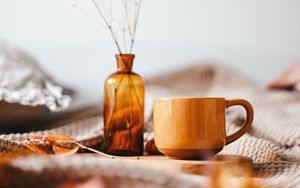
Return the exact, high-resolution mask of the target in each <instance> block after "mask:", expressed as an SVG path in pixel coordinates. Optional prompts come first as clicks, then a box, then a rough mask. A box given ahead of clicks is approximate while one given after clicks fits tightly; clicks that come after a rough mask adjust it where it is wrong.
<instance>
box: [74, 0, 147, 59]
mask: <svg viewBox="0 0 300 188" xmlns="http://www.w3.org/2000/svg"><path fill="white" fill-rule="evenodd" d="M72 3H73V4H72V6H73V7H75V8H76V9H77V10H79V11H80V12H81V13H83V14H84V15H86V16H88V17H89V18H91V19H92V20H93V21H95V22H97V23H98V24H100V25H102V26H105V27H106V28H107V29H108V31H109V33H110V34H111V36H112V38H113V40H114V43H115V44H116V47H117V49H118V52H119V54H131V53H132V50H133V46H134V43H135V37H136V30H137V25H138V19H139V14H140V9H141V3H142V0H90V3H91V5H93V7H94V8H95V9H96V12H97V14H98V15H99V16H98V17H95V16H91V15H90V14H89V13H87V12H88V11H87V10H86V9H85V8H84V6H81V5H82V2H81V3H79V1H78V0H73V1H72ZM99 18H101V20H99Z"/></svg>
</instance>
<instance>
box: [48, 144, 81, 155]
mask: <svg viewBox="0 0 300 188" xmlns="http://www.w3.org/2000/svg"><path fill="white" fill-rule="evenodd" d="M52 149H53V152H54V153H55V155H60V156H67V155H73V154H74V153H76V152H77V151H78V149H79V146H76V147H74V148H64V147H60V146H55V145H52Z"/></svg>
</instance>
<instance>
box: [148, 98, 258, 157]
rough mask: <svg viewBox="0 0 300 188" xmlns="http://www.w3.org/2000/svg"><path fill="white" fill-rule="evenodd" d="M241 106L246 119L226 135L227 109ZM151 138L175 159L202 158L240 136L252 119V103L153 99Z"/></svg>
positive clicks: (211, 154)
mask: <svg viewBox="0 0 300 188" xmlns="http://www.w3.org/2000/svg"><path fill="white" fill-rule="evenodd" d="M232 105H242V106H244V107H245V109H246V111H247V120H246V122H245V124H244V126H243V127H242V129H241V130H239V131H238V132H237V133H235V134H233V135H231V136H229V137H226V132H225V115H226V108H228V107H229V106H232ZM153 113H154V114H153V116H154V140H155V144H156V146H157V148H158V149H159V151H160V152H162V153H163V154H165V155H166V156H169V157H172V158H177V159H205V158H209V157H211V156H213V155H215V154H217V153H218V152H220V151H221V150H222V149H223V147H224V146H225V145H226V144H229V143H231V142H232V141H234V140H236V139H237V138H239V137H240V136H242V135H243V134H244V133H245V132H246V131H247V130H248V129H249V128H250V126H251V124H252V121H253V108H252V106H251V104H250V103H249V102H247V101H245V100H242V99H234V100H226V99H225V98H163V99H155V100H154V112H153Z"/></svg>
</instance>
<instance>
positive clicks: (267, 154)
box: [0, 65, 300, 187]
mask: <svg viewBox="0 0 300 188" xmlns="http://www.w3.org/2000/svg"><path fill="white" fill-rule="evenodd" d="M146 83H147V84H146V85H147V89H146V109H145V115H146V124H145V125H146V126H145V129H146V131H147V132H149V133H150V134H148V133H147V134H145V141H147V140H149V139H150V138H151V131H152V100H153V99H154V98H156V97H176V96H185V97H187V96H193V97H195V96H196V97H204V96H214V97H216V96H219V97H225V98H228V99H230V98H244V99H247V100H249V101H250V102H251V103H252V104H253V106H254V109H255V118H254V124H253V126H252V128H251V130H250V131H249V132H248V133H247V134H245V135H244V136H243V137H241V138H240V139H238V140H237V141H235V142H234V143H232V144H230V145H228V146H226V147H225V148H224V149H223V151H222V152H221V153H223V154H238V155H244V156H247V157H251V158H252V159H253V161H254V171H255V180H256V181H257V182H260V183H262V184H264V185H269V186H271V187H300V95H299V93H296V92H288V91H266V90H264V89H261V88H260V87H259V86H258V85H256V84H254V83H252V82H250V81H249V80H248V79H246V78H245V77H243V76H241V75H239V74H236V73H235V72H232V71H230V70H227V69H225V68H223V67H221V66H216V65H199V66H195V67H191V68H189V69H185V70H180V71H178V72H174V73H169V74H165V75H163V76H159V77H155V78H150V79H148V80H147V81H146ZM98 109H99V108H98V107H93V108H86V109H82V110H80V111H77V112H72V113H69V114H67V115H65V116H64V117H62V118H60V119H59V120H57V121H54V122H52V123H51V125H49V126H55V127H57V128H54V129H50V130H46V131H40V132H38V133H39V134H49V133H57V134H64V135H69V136H73V137H75V138H76V139H77V140H78V141H79V142H81V143H83V144H85V145H87V146H95V145H98V146H99V145H101V144H102V133H103V132H102V126H103V125H102V118H101V113H100V110H98ZM243 114H244V113H243V111H241V110H240V109H235V108H232V109H230V110H228V113H227V128H228V130H227V134H230V133H232V132H233V131H235V130H236V129H237V128H238V127H239V126H241V124H242V122H243V120H244V116H243ZM36 133H37V132H34V133H26V134H10V135H0V157H1V158H10V157H11V154H12V153H13V154H16V155H17V154H18V155H25V154H26V153H27V152H28V149H27V148H26V147H25V146H24V145H22V144H21V143H20V140H22V139H24V138H25V137H26V136H28V135H30V134H36ZM149 135H150V136H149ZM90 158H93V157H90ZM95 158H96V157H95ZM81 159H82V160H84V161H85V162H83V161H80V157H78V156H74V157H73V158H72V160H69V159H51V160H46V161H45V159H44V158H42V159H39V158H36V159H28V158H27V159H26V158H24V159H22V158H20V159H17V160H12V161H11V162H10V163H11V165H12V166H14V167H16V168H18V169H19V171H30V173H31V176H32V175H33V174H34V175H35V176H36V177H38V178H34V180H32V181H30V182H27V183H28V185H31V186H33V187H38V186H37V185H40V184H38V183H40V182H41V181H42V182H43V183H44V184H45V185H49V186H50V185H53V184H47V183H46V182H47V179H48V181H49V182H50V181H51V182H52V183H53V182H55V181H58V180H59V176H60V177H62V176H65V175H62V172H61V173H54V172H58V171H59V169H66V166H68V165H69V166H68V168H71V167H72V169H73V175H74V174H76V173H77V174H76V175H77V176H78V177H82V176H84V175H83V174H82V170H83V169H84V170H83V171H84V172H85V173H84V174H85V176H87V174H95V173H96V174H102V175H103V168H105V165H106V166H107V165H108V166H107V168H108V167H109V168H108V170H106V176H107V177H112V175H111V174H114V172H113V170H114V169H115V170H116V171H118V170H117V169H118V168H119V167H116V166H117V165H120V164H114V163H111V162H109V161H105V162H104V163H103V164H102V163H101V162H99V159H89V160H86V159H85V157H83V158H81ZM32 160H34V161H39V160H42V161H44V164H45V163H46V164H47V165H44V168H43V169H41V168H42V167H37V166H36V165H34V164H35V163H34V162H32ZM76 160H77V161H80V162H74V161H76ZM83 163H84V165H83ZM96 164H97V165H96ZM95 165H96V166H97V169H95V168H91V167H92V166H93V167H95ZM103 165H104V166H103ZM127 166H128V165H127ZM123 167H124V166H122V168H123ZM68 168H67V169H68ZM124 168H127V169H128V171H127V172H130V173H124V174H122V177H123V178H124V177H125V176H126V178H127V182H128V185H134V182H138V183H140V184H137V185H152V186H157V187H182V186H183V185H184V186H185V187H197V186H198V185H199V184H198V183H199V182H201V178H199V177H197V176H193V175H186V174H185V175H183V174H181V175H179V174H173V175H170V174H162V172H156V171H148V170H147V175H148V176H149V177H152V176H153V177H154V176H155V177H157V176H159V177H160V181H156V180H154V179H155V178H154V179H151V178H150V179H149V178H148V179H147V178H146V180H145V176H143V173H142V171H143V169H140V168H137V169H133V167H132V166H130V167H126V165H125V167H124ZM54 169H55V170H54ZM99 169H102V171H101V170H99ZM41 171H43V175H40V174H41V173H39V172H41ZM104 171H105V170H104ZM145 171H146V169H145ZM51 172H52V174H51ZM80 172H81V173H80ZM108 172H110V173H111V174H109V173H108ZM47 173H49V174H51V177H52V178H50V179H49V178H47V179H46V178H44V179H43V178H42V177H44V176H45V175H46V174H47ZM151 173H153V174H151ZM18 174H19V175H20V173H18ZM129 174H131V176H130V175H129ZM132 174H135V175H136V176H133V175H132ZM144 174H145V173H144ZM155 174H156V175H155ZM22 177H23V176H22ZM24 177H26V175H24ZM118 177H119V178H120V177H121V175H120V176H118ZM163 177H166V178H165V179H164V178H163ZM26 178H27V177H26ZM26 178H24V179H26ZM170 178H172V182H173V183H168V182H169V180H170ZM19 179H20V181H21V179H22V178H21V177H19ZM120 179H122V178H120ZM15 181H16V182H17V180H16V179H15ZM39 181H40V182H39ZM111 181H113V178H112V180H111ZM1 182H3V181H2V179H1V168H0V187H4V186H5V185H9V184H3V183H2V184H1ZM16 182H15V183H16ZM130 182H131V183H132V182H133V184H130ZM149 182H151V184H149ZM14 185H18V184H14ZM21 185H22V184H21ZM34 185H35V186H34ZM123 187H126V186H123ZM128 187H130V186H128ZM150 187H151V186H150Z"/></svg>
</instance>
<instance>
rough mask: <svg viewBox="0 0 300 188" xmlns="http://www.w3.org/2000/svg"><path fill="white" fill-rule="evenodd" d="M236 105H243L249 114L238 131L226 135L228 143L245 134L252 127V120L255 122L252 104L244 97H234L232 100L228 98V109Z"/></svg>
mask: <svg viewBox="0 0 300 188" xmlns="http://www.w3.org/2000/svg"><path fill="white" fill-rule="evenodd" d="M235 105H240V106H243V107H244V108H245V110H246V113H247V116H246V121H245V123H244V124H243V126H242V128H241V129H240V130H238V131H237V132H236V133H234V134H232V135H230V136H227V137H226V145H227V144H230V143H231V142H233V141H235V140H237V139H238V138H240V137H241V136H243V135H244V134H245V133H246V132H247V131H248V130H249V129H250V127H251V125H252V122H253V117H254V110H253V107H252V105H251V104H250V103H249V102H248V101H246V100H244V99H232V100H226V109H227V108H229V107H231V106H235Z"/></svg>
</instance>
